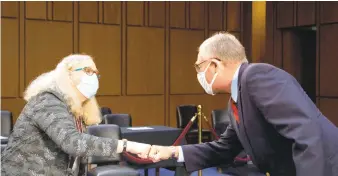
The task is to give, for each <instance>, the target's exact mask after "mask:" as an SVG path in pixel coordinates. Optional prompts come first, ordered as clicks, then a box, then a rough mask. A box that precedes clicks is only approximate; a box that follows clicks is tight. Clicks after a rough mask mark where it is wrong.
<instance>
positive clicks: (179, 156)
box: [177, 146, 184, 163]
mask: <svg viewBox="0 0 338 176" xmlns="http://www.w3.org/2000/svg"><path fill="white" fill-rule="evenodd" d="M177 162H179V163H183V162H184V155H183V149H182V147H181V146H179V147H178V159H177Z"/></svg>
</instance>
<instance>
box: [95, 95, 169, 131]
mask: <svg viewBox="0 0 338 176" xmlns="http://www.w3.org/2000/svg"><path fill="white" fill-rule="evenodd" d="M97 100H98V103H99V104H100V105H101V106H104V107H111V110H112V111H113V112H114V113H128V114H130V115H131V116H132V121H133V122H132V123H133V126H139V125H144V126H150V125H163V124H165V121H164V119H165V118H164V96H163V95H155V96H154V95H153V96H141V95H140V96H116V97H107V96H99V97H97Z"/></svg>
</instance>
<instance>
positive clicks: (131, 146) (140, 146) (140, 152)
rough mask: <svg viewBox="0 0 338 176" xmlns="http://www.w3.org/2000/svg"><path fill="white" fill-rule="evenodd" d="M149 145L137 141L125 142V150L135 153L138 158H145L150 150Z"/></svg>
mask: <svg viewBox="0 0 338 176" xmlns="http://www.w3.org/2000/svg"><path fill="white" fill-rule="evenodd" d="M150 149H151V145H149V144H144V143H138V142H132V141H128V142H127V152H129V153H132V154H135V155H137V156H138V157H140V158H143V159H147V158H148V154H149V152H150Z"/></svg>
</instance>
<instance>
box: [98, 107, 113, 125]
mask: <svg viewBox="0 0 338 176" xmlns="http://www.w3.org/2000/svg"><path fill="white" fill-rule="evenodd" d="M111 113H112V112H111V109H110V108H108V107H101V115H102V117H104V116H105V115H107V114H111ZM100 124H106V121H105V119H104V118H102V121H101V123H100Z"/></svg>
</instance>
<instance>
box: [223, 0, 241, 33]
mask: <svg viewBox="0 0 338 176" xmlns="http://www.w3.org/2000/svg"><path fill="white" fill-rule="evenodd" d="M226 7H227V9H226V22H227V30H228V31H235V32H239V31H241V2H239V1H238V2H236V1H228V2H227V6H226Z"/></svg>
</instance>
